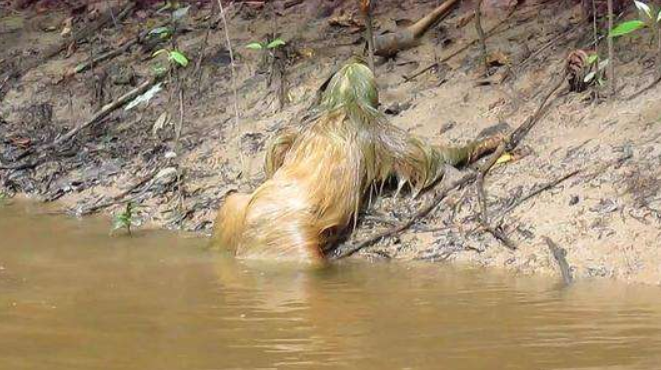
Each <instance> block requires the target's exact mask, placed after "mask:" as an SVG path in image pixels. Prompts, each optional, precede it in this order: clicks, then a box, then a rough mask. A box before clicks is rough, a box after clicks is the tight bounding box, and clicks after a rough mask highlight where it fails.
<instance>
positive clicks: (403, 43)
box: [374, 0, 459, 57]
mask: <svg viewBox="0 0 661 370" xmlns="http://www.w3.org/2000/svg"><path fill="white" fill-rule="evenodd" d="M458 2H459V0H446V1H445V2H444V3H443V4H441V5H439V6H438V7H436V9H434V10H433V11H432V12H431V13H429V14H428V15H426V16H425V17H423V18H422V19H420V20H419V21H417V22H415V23H414V24H412V25H411V26H409V27H407V28H405V29H402V30H398V31H396V32H392V33H387V34H383V35H378V36H376V37H374V54H375V55H379V56H382V57H392V56H394V55H395V54H397V53H398V52H400V51H402V50H406V49H409V48H411V47H413V46H415V44H416V43H417V42H418V39H420V37H422V35H424V34H425V32H427V30H428V29H429V27H431V26H432V25H433V24H435V23H436V22H438V21H439V20H441V19H443V18H444V17H445V16H447V15H448V13H449V12H450V10H451V9H452V7H454V6H455V5H456V4H457V3H458Z"/></svg>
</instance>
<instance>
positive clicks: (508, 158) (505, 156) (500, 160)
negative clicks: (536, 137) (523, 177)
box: [496, 152, 514, 164]
mask: <svg viewBox="0 0 661 370" xmlns="http://www.w3.org/2000/svg"><path fill="white" fill-rule="evenodd" d="M513 160H514V156H513V155H512V154H511V153H509V152H505V153H503V154H502V155H501V156H500V157H498V159H497V160H496V164H503V163H507V162H511V161H513Z"/></svg>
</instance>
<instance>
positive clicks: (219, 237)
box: [212, 58, 500, 264]
mask: <svg viewBox="0 0 661 370" xmlns="http://www.w3.org/2000/svg"><path fill="white" fill-rule="evenodd" d="M378 104H379V97H378V91H377V87H376V81H375V78H374V74H373V73H372V71H371V70H370V69H369V67H367V66H366V65H365V64H364V62H363V61H362V60H359V59H355V58H354V59H352V60H350V61H349V62H347V63H346V64H345V65H344V66H342V67H341V68H340V69H339V70H338V71H337V72H336V73H335V74H334V75H333V76H332V77H331V78H330V80H329V81H328V83H327V85H326V88H325V90H324V91H323V92H322V95H321V100H320V102H319V106H318V113H317V114H316V115H315V116H314V119H313V120H312V121H311V122H309V123H308V124H306V125H304V126H303V127H301V128H298V129H295V128H288V129H285V130H283V131H282V132H280V133H279V134H278V135H277V136H276V137H275V138H274V139H273V140H272V141H271V143H270V144H269V145H268V147H267V149H266V159H265V172H266V180H265V182H264V183H263V184H261V185H260V186H259V187H258V188H257V189H256V190H255V191H254V192H253V193H252V194H245V193H233V194H230V195H229V196H228V197H227V198H226V200H225V203H224V204H223V205H222V207H221V209H220V210H219V211H218V215H217V218H216V222H215V230H214V236H213V240H212V248H213V249H220V250H226V251H229V252H231V253H233V254H234V255H235V256H236V257H237V258H242V259H261V260H288V261H298V262H305V263H312V264H318V263H324V261H325V260H326V259H325V253H324V251H327V250H329V249H332V247H333V245H334V244H336V243H337V242H338V239H340V237H341V236H343V235H344V236H346V235H347V232H351V230H352V227H353V228H355V226H356V223H357V221H358V216H359V211H360V210H361V209H362V208H363V207H366V206H367V203H368V202H367V201H366V200H367V199H368V198H370V197H371V196H372V195H374V194H375V193H376V194H377V195H378V194H380V193H381V190H382V189H383V184H384V183H386V182H390V181H392V180H393V179H394V181H395V183H396V184H397V188H396V194H399V192H400V190H402V188H404V187H405V186H408V187H409V188H410V189H411V192H412V194H413V195H414V196H415V195H417V194H419V193H420V192H421V191H423V190H425V189H426V188H428V187H429V186H430V185H432V184H434V183H435V182H436V181H438V180H439V179H440V178H441V177H442V176H443V172H444V169H445V165H451V166H460V165H465V164H468V163H470V162H471V161H473V160H475V159H476V158H478V157H479V156H481V155H483V154H485V153H487V152H489V151H493V150H494V149H495V148H496V147H497V146H498V144H499V142H500V138H497V137H490V138H487V139H484V140H481V141H474V142H472V143H470V144H468V145H466V146H462V147H447V146H436V145H431V144H429V143H427V142H425V141H424V140H422V139H420V138H417V137H415V136H412V135H410V134H409V133H407V132H406V131H404V130H402V129H401V128H399V127H396V126H394V125H392V124H390V123H389V122H387V120H386V119H385V117H384V115H383V114H381V113H380V112H379V110H378Z"/></svg>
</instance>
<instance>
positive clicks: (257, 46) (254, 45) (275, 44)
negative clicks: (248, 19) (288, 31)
mask: <svg viewBox="0 0 661 370" xmlns="http://www.w3.org/2000/svg"><path fill="white" fill-rule="evenodd" d="M286 44H287V43H286V42H285V41H284V40H283V39H281V38H279V37H278V38H276V39H274V40H271V41H270V42H257V41H255V42H251V43H250V44H248V45H246V49H250V50H273V49H276V48H279V47H280V46H283V45H286Z"/></svg>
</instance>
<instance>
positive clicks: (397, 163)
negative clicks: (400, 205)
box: [385, 129, 501, 195]
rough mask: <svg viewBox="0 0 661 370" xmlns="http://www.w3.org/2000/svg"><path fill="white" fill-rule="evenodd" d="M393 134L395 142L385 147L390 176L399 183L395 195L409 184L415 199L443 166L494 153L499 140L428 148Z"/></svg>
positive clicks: (400, 133)
mask: <svg viewBox="0 0 661 370" xmlns="http://www.w3.org/2000/svg"><path fill="white" fill-rule="evenodd" d="M392 134H394V135H392ZM392 134H391V135H389V136H390V137H391V138H392V137H394V138H395V140H388V141H387V142H386V143H385V144H386V148H387V150H388V152H389V153H392V156H391V157H390V161H392V162H391V163H392V167H391V168H392V170H391V171H392V173H391V174H394V175H395V176H397V178H398V180H399V183H398V187H397V192H399V191H400V190H401V188H402V187H403V186H404V185H405V184H407V183H408V184H409V185H410V186H411V189H412V190H413V194H414V195H417V194H418V193H419V192H420V191H422V190H423V189H425V188H427V187H429V186H430V185H432V184H433V183H434V182H436V181H437V180H438V179H440V178H441V177H442V176H443V173H444V170H445V165H446V164H449V165H451V166H458V165H465V164H468V163H470V162H472V161H474V160H476V159H477V158H479V157H480V156H482V155H483V154H485V153H487V152H490V151H493V150H494V149H495V148H496V147H497V146H498V144H499V143H500V141H501V138H500V137H498V136H494V137H491V138H487V139H484V140H478V141H474V142H472V143H470V144H468V145H465V146H460V147H450V146H438V145H431V144H429V143H427V142H425V141H424V140H421V139H419V138H417V137H415V136H412V135H409V134H407V133H405V132H403V131H400V130H398V129H397V130H394V131H393V132H392Z"/></svg>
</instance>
